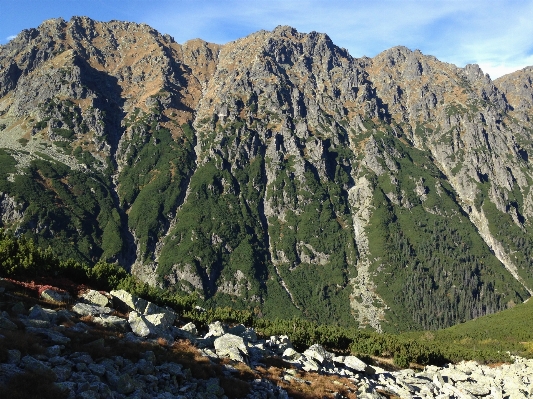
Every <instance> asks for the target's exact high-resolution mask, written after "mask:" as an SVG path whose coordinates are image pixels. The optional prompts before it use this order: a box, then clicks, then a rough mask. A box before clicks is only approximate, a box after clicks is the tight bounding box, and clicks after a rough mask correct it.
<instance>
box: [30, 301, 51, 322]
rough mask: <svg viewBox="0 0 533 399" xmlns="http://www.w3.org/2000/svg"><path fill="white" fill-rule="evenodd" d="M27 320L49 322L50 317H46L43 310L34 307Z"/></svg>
mask: <svg viewBox="0 0 533 399" xmlns="http://www.w3.org/2000/svg"><path fill="white" fill-rule="evenodd" d="M28 319H31V320H44V321H48V322H49V321H50V317H49V316H48V313H46V312H45V311H44V310H43V308H41V307H40V306H39V305H35V306H33V307H32V308H31V309H30V314H29V315H28Z"/></svg>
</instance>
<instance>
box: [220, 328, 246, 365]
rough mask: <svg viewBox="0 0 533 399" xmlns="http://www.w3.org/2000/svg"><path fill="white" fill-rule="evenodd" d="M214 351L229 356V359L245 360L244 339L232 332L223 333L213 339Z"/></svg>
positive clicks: (222, 355)
mask: <svg viewBox="0 0 533 399" xmlns="http://www.w3.org/2000/svg"><path fill="white" fill-rule="evenodd" d="M214 345H215V351H216V354H217V355H218V356H221V357H229V358H230V359H231V360H236V361H238V362H243V363H244V362H246V359H247V357H248V349H247V348H246V345H245V344H244V339H243V338H242V337H239V336H237V335H233V334H224V335H222V336H221V337H218V338H217V339H215V342H214Z"/></svg>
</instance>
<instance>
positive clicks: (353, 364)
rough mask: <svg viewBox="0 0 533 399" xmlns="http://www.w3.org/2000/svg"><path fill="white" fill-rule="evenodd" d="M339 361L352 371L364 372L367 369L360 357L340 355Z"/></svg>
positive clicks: (335, 359)
mask: <svg viewBox="0 0 533 399" xmlns="http://www.w3.org/2000/svg"><path fill="white" fill-rule="evenodd" d="M342 357H343V359H342V360H341V363H344V365H345V366H346V367H348V368H349V369H352V370H354V371H359V372H361V373H362V372H364V371H365V370H366V369H367V367H368V366H367V365H366V363H365V362H363V361H362V360H361V359H359V358H358V357H356V356H342ZM337 359H338V358H334V359H333V361H335V362H336V361H337Z"/></svg>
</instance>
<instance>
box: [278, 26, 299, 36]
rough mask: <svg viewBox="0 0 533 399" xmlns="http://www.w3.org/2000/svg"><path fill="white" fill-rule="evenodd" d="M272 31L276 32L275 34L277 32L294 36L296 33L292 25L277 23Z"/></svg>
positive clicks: (281, 34)
mask: <svg viewBox="0 0 533 399" xmlns="http://www.w3.org/2000/svg"><path fill="white" fill-rule="evenodd" d="M273 33H276V34H278V35H280V36H287V35H291V36H294V35H296V34H298V31H297V30H296V29H294V28H293V27H292V26H288V25H278V26H276V28H275V29H274V30H273Z"/></svg>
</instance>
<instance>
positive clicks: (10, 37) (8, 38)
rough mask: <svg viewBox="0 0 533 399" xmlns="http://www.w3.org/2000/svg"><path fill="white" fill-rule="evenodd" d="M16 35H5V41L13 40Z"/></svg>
mask: <svg viewBox="0 0 533 399" xmlns="http://www.w3.org/2000/svg"><path fill="white" fill-rule="evenodd" d="M16 37H17V35H11V36H8V37H6V41H10V40H13V39H14V38H16Z"/></svg>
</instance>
